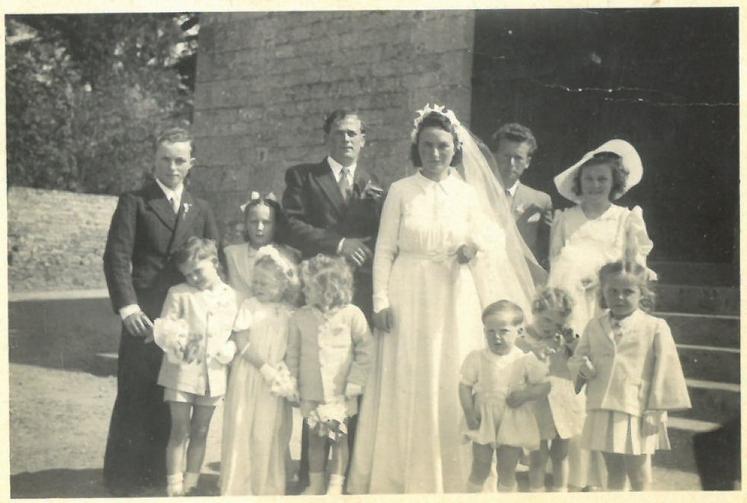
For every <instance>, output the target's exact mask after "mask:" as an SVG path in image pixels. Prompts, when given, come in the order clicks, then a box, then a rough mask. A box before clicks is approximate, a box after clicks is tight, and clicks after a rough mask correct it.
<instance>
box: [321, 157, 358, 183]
mask: <svg viewBox="0 0 747 503" xmlns="http://www.w3.org/2000/svg"><path fill="white" fill-rule="evenodd" d="M327 163H328V164H329V167H330V168H332V173H333V174H334V175H335V179H336V180H337V181H338V182H339V181H340V177H341V176H342V168H343V167H346V168H347V169H348V172H349V173H350V178H351V181H352V180H353V179H354V178H355V168H356V167H357V163H355V162H354V163H353V164H351V165H350V166H343V165H342V164H340V163H339V162H337V161H335V160H334V159H333V158H332V156H331V155H328V156H327Z"/></svg>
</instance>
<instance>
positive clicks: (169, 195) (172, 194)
mask: <svg viewBox="0 0 747 503" xmlns="http://www.w3.org/2000/svg"><path fill="white" fill-rule="evenodd" d="M156 183H157V184H158V186H159V187H161V190H162V191H163V193H164V194H165V195H166V199H168V200H171V199H176V202H178V203H181V201H182V193H183V192H184V184H183V183H180V184H179V185H178V186H177V187H176V188H175V189H170V188H168V187H167V186H165V185H164V184H162V183H161V180H159V179H158V178H156Z"/></svg>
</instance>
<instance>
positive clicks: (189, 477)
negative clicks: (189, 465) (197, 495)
mask: <svg viewBox="0 0 747 503" xmlns="http://www.w3.org/2000/svg"><path fill="white" fill-rule="evenodd" d="M199 479H200V474H199V473H189V472H186V473H185V474H184V492H185V493H186V492H187V491H189V490H190V489H192V488H195V487H197V481H198V480H199Z"/></svg>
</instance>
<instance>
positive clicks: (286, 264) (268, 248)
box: [255, 245, 298, 279]
mask: <svg viewBox="0 0 747 503" xmlns="http://www.w3.org/2000/svg"><path fill="white" fill-rule="evenodd" d="M255 257H256V258H255V262H256V261H257V260H259V259H261V258H262V257H269V258H270V259H271V260H272V261H273V262H275V264H276V265H277V266H278V267H279V268H280V270H281V271H283V274H285V275H286V277H288V278H290V279H294V278H297V277H298V274H297V272H296V266H295V265H294V264H293V263H292V262H291V261H290V260H288V259H287V258H286V257H284V256H283V254H282V253H280V252H279V251H278V249H277V248H276V247H274V246H273V245H265V246H262V247H261V248H260V249H259V250H257V254H256V255H255Z"/></svg>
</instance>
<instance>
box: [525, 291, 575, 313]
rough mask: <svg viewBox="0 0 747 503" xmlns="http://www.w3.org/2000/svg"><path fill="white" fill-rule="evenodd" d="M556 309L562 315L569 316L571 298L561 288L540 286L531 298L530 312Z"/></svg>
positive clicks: (571, 303)
mask: <svg viewBox="0 0 747 503" xmlns="http://www.w3.org/2000/svg"><path fill="white" fill-rule="evenodd" d="M543 311H556V312H558V313H561V314H562V315H563V316H570V315H571V313H572V312H573V298H572V297H571V295H570V294H569V293H568V292H566V291H565V290H563V289H562V288H551V287H545V288H540V289H539V290H537V292H536V293H535V295H534V300H532V313H534V314H538V313H541V312H543Z"/></svg>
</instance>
